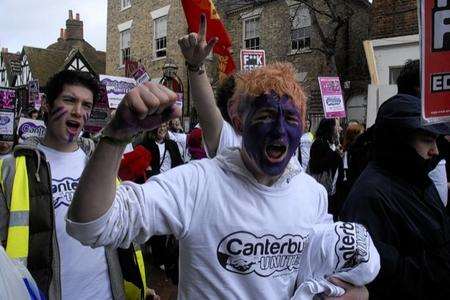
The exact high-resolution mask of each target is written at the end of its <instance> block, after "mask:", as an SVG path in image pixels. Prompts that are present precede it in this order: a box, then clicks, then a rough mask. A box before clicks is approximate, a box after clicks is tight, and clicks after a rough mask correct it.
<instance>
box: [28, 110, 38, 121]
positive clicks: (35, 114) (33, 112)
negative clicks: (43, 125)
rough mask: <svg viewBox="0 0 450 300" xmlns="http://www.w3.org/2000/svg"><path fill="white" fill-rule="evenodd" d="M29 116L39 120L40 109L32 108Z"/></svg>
mask: <svg viewBox="0 0 450 300" xmlns="http://www.w3.org/2000/svg"><path fill="white" fill-rule="evenodd" d="M28 116H29V117H30V119H33V120H37V119H38V118H39V111H38V110H37V109H34V108H33V109H32V110H31V111H30V112H29V113H28Z"/></svg>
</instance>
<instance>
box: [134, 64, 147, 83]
mask: <svg viewBox="0 0 450 300" xmlns="http://www.w3.org/2000/svg"><path fill="white" fill-rule="evenodd" d="M133 78H134V79H135V80H136V82H137V84H143V83H144V82H147V81H150V76H149V75H148V73H147V71H146V70H145V67H144V66H142V65H141V66H139V67H138V68H137V69H136V71H134V72H133Z"/></svg>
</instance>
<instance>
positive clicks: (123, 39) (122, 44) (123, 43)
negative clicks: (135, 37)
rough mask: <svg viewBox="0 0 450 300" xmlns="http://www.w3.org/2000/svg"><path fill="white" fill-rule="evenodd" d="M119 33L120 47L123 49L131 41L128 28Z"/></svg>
mask: <svg viewBox="0 0 450 300" xmlns="http://www.w3.org/2000/svg"><path fill="white" fill-rule="evenodd" d="M120 35H121V40H120V48H121V49H124V48H129V47H130V41H131V34H130V30H129V29H127V30H124V31H122V32H121V33H120Z"/></svg>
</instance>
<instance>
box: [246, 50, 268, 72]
mask: <svg viewBox="0 0 450 300" xmlns="http://www.w3.org/2000/svg"><path fill="white" fill-rule="evenodd" d="M265 65H266V52H265V51H264V50H249V49H244V50H241V70H253V69H256V68H261V67H264V66H265Z"/></svg>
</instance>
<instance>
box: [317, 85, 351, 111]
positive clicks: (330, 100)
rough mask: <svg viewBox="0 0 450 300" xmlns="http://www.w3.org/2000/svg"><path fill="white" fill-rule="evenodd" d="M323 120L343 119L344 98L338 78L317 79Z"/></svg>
mask: <svg viewBox="0 0 450 300" xmlns="http://www.w3.org/2000/svg"><path fill="white" fill-rule="evenodd" d="M319 86H320V93H321V94H322V104H323V111H324V113H325V118H327V119H332V118H345V116H346V114H345V105H344V97H343V96H342V89H341V83H340V81H339V77H319Z"/></svg>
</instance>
